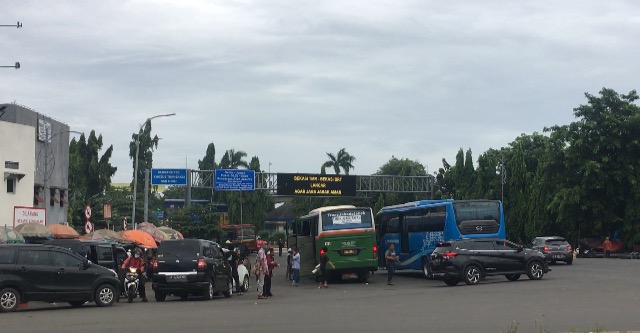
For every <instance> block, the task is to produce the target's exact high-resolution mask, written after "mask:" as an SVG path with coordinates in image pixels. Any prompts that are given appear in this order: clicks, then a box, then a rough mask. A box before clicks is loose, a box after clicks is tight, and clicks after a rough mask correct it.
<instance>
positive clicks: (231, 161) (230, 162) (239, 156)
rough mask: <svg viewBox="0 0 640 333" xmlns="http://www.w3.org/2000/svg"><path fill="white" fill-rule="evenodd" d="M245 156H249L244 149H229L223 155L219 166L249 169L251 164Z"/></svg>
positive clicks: (222, 167)
mask: <svg viewBox="0 0 640 333" xmlns="http://www.w3.org/2000/svg"><path fill="white" fill-rule="evenodd" d="M245 157H247V153H245V152H244V151H241V150H240V151H235V149H229V150H227V151H226V152H225V153H224V155H223V156H222V159H221V160H220V165H219V167H220V168H221V169H238V168H240V167H243V168H245V169H249V164H247V162H246V161H245V160H244V158H245Z"/></svg>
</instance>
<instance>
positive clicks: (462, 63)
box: [0, 0, 640, 183]
mask: <svg viewBox="0 0 640 333" xmlns="http://www.w3.org/2000/svg"><path fill="white" fill-rule="evenodd" d="M639 12H640V2H638V1H632V0H629V1H590V0H576V1H527V2H525V1H492V0H487V1H430V0H418V1H401V0H392V1H361V0H360V1H350V0H340V1H329V0H327V1H306V0H290V1H278V0H273V1H263V0H262V1H250V0H237V1H227V0H219V1H215V0H199V1H195V0H194V1H192V0H172V1H168V0H153V1H150V0H146V1H142V0H101V1H97V0H87V1H77V0H56V1H36V0H3V1H2V2H0V24H2V25H9V24H16V22H18V21H19V22H20V23H22V25H23V26H22V28H20V29H17V28H16V27H0V66H6V65H13V64H14V63H15V62H16V61H18V62H20V64H21V68H20V69H13V68H0V103H14V102H15V103H17V104H20V105H24V106H27V107H29V108H31V109H33V110H35V111H38V112H40V113H42V114H45V115H47V116H50V117H52V118H54V119H57V120H59V121H62V122H64V123H66V124H68V125H69V126H70V127H71V130H74V131H80V132H84V133H86V134H87V135H88V134H89V132H90V131H91V130H95V131H96V133H97V134H101V135H102V136H103V141H104V143H105V147H104V149H106V148H107V147H108V146H109V145H113V147H114V152H113V157H112V158H111V164H112V165H114V166H116V167H117V168H118V171H117V172H116V174H115V176H114V177H113V179H112V180H113V182H115V183H128V182H131V179H132V177H133V171H132V169H133V168H132V165H133V163H132V160H131V159H130V158H129V143H130V141H131V136H132V134H133V133H136V132H138V130H139V128H140V126H141V125H143V124H144V122H145V120H146V119H147V118H150V117H153V116H155V115H160V114H168V113H176V115H175V116H173V117H162V118H157V119H154V120H153V121H152V134H153V135H157V136H158V137H160V138H161V140H160V143H159V146H158V148H157V150H156V151H155V153H154V168H194V169H197V168H198V160H199V159H202V158H203V157H204V155H205V153H206V149H207V146H208V144H209V143H214V144H215V147H216V161H218V162H219V161H220V159H221V157H222V155H223V154H224V151H225V150H228V149H235V150H236V151H244V152H246V153H247V155H248V156H247V162H248V161H249V160H250V159H251V157H253V156H257V157H259V158H260V162H261V167H262V169H263V170H264V171H271V172H291V173H295V172H300V173H319V172H320V166H321V165H322V164H323V163H324V162H325V161H327V159H328V158H327V155H326V153H333V154H336V153H337V152H338V151H339V150H340V149H341V148H346V151H347V152H348V153H349V154H351V155H352V156H355V158H356V160H355V162H354V163H353V164H354V167H355V168H354V169H353V170H351V172H350V173H351V174H355V175H370V174H372V173H375V172H376V171H378V169H379V168H380V167H381V166H382V165H384V164H385V163H386V162H388V161H389V160H390V159H391V158H392V156H395V157H396V158H408V159H410V160H414V161H418V162H420V163H422V164H423V165H425V167H426V168H427V170H428V172H429V173H433V172H435V171H437V169H438V168H440V167H442V159H443V158H445V159H447V161H449V162H450V163H453V162H455V155H456V153H457V152H458V150H459V149H461V148H462V149H463V150H464V151H466V150H468V149H471V151H472V152H473V157H474V159H475V160H476V161H477V157H478V156H479V155H480V154H482V153H483V152H485V151H486V150H488V149H490V148H494V149H500V148H501V147H506V146H508V145H509V143H510V142H512V141H513V140H514V139H515V138H516V137H517V136H519V135H521V134H523V133H524V134H532V133H534V132H539V133H540V132H542V131H543V129H544V128H545V127H548V126H553V125H565V124H569V123H571V122H573V121H575V120H576V118H575V117H574V115H573V109H574V108H575V107H578V106H579V105H581V104H585V103H586V99H585V96H584V94H585V93H590V94H597V93H598V92H599V91H600V90H601V89H602V88H603V87H606V88H611V89H614V90H616V91H617V92H618V93H628V92H629V91H631V90H633V89H638V88H640V87H639V86H638V82H640V81H639V80H638V74H639V73H640V62H639V61H638V60H639V59H640V44H638V42H637V38H638V32H639V31H640V19H638V13H639ZM103 151H104V150H103ZM329 172H330V171H329Z"/></svg>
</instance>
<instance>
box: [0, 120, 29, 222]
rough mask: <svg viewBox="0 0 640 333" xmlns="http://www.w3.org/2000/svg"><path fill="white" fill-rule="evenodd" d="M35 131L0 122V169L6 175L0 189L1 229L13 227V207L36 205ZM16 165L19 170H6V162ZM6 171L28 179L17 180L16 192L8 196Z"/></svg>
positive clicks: (23, 126)
mask: <svg viewBox="0 0 640 333" xmlns="http://www.w3.org/2000/svg"><path fill="white" fill-rule="evenodd" d="M34 137H35V128H34V127H32V126H28V125H20V124H14V123H9V122H5V121H0V169H1V170H2V173H0V175H2V176H3V178H2V179H3V182H2V187H0V227H2V226H8V227H12V226H13V207H14V206H26V207H32V206H33V186H34V174H35V161H34V159H33V156H34V154H35V145H34V143H33V138H34ZM7 161H9V162H17V163H18V168H17V169H13V168H6V167H5V162H7ZM5 172H11V173H21V174H24V175H25V176H24V177H22V179H20V180H16V190H15V193H7V180H6V179H5V178H4V174H5Z"/></svg>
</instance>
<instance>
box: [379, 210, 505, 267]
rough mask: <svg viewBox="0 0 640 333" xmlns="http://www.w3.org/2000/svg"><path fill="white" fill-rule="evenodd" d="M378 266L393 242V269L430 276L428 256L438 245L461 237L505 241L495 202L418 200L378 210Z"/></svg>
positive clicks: (502, 214) (501, 211)
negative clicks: (395, 254)
mask: <svg viewBox="0 0 640 333" xmlns="http://www.w3.org/2000/svg"><path fill="white" fill-rule="evenodd" d="M376 230H377V235H378V237H377V238H378V249H379V251H380V252H379V255H378V258H379V259H378V265H379V266H380V267H384V265H385V262H384V253H385V252H386V251H387V249H388V247H389V244H391V243H393V244H394V246H395V251H396V253H397V254H399V256H400V263H398V264H396V269H398V270H402V269H413V270H422V272H423V274H424V276H425V277H430V276H431V269H430V268H429V255H431V252H433V250H434V249H435V247H436V244H437V243H438V242H442V241H451V240H458V239H463V238H502V239H504V238H506V231H505V223H504V213H503V210H502V203H501V202H500V201H499V200H451V199H446V200H421V201H415V202H409V203H405V204H401V205H394V206H387V207H384V208H382V209H381V210H380V211H379V212H378V214H377V215H376Z"/></svg>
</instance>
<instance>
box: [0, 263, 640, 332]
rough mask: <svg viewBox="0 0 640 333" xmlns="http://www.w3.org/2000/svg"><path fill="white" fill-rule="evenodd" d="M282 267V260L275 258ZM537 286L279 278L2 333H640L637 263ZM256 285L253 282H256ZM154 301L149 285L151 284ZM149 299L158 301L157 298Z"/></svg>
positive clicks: (583, 269)
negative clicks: (267, 292)
mask: <svg viewBox="0 0 640 333" xmlns="http://www.w3.org/2000/svg"><path fill="white" fill-rule="evenodd" d="M277 261H279V262H281V263H284V262H285V259H284V257H281V258H277ZM551 267H552V269H553V270H552V271H551V272H550V273H548V274H547V275H545V277H544V278H543V279H542V280H540V281H530V280H528V279H527V278H526V277H523V278H521V280H519V281H516V282H509V281H507V280H506V279H505V278H504V277H490V278H488V279H486V280H484V281H483V282H481V283H480V285H477V286H467V285H464V284H460V285H458V286H456V287H447V286H446V285H445V284H444V283H443V282H442V281H437V280H425V279H423V278H421V277H420V274H418V273H408V272H406V273H405V272H398V274H397V275H396V277H395V279H394V282H395V285H394V286H387V284H386V271H379V272H377V273H376V274H375V275H374V276H373V277H372V278H371V280H370V282H369V284H368V285H365V284H363V283H358V282H356V281H355V280H353V281H343V282H339V283H333V284H330V285H329V288H327V289H318V288H317V285H316V284H315V282H314V281H313V280H310V279H303V280H302V285H301V286H300V287H291V286H290V285H288V283H287V282H286V281H285V278H284V268H283V267H281V268H278V269H277V270H276V273H275V276H274V286H273V293H274V295H275V296H274V297H272V298H270V299H268V300H258V299H257V294H256V292H255V284H252V286H251V289H252V290H254V291H253V292H249V293H245V295H243V296H233V297H232V298H230V299H225V298H224V297H219V298H215V299H214V300H211V301H201V300H200V299H198V298H195V297H194V298H190V299H189V300H187V301H180V300H179V299H178V298H174V297H168V298H167V301H165V302H163V303H156V302H155V301H153V300H152V299H150V302H149V303H141V302H140V300H139V299H138V300H136V301H135V302H134V303H133V304H127V303H126V302H121V303H117V304H116V305H114V306H112V307H109V308H98V307H96V306H95V305H94V304H89V305H85V306H84V307H82V308H71V307H69V306H67V305H65V304H47V303H39V302H33V303H30V304H29V307H28V308H27V309H22V310H19V311H18V312H15V313H4V314H0V327H1V331H2V332H12V333H14V332H118V331H122V332H125V331H126V332H205V331H207V332H492V333H495V332H510V333H513V332H588V331H633V330H638V331H640V316H638V309H640V299H639V298H640V278H639V277H638V276H640V274H639V273H640V260H628V259H627V260H624V259H576V260H575V261H574V264H573V265H571V266H566V265H563V264H558V265H553V266H551ZM252 282H253V281H252ZM147 290H148V293H149V295H152V294H153V292H152V291H151V288H150V285H147ZM151 298H152V297H151Z"/></svg>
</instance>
